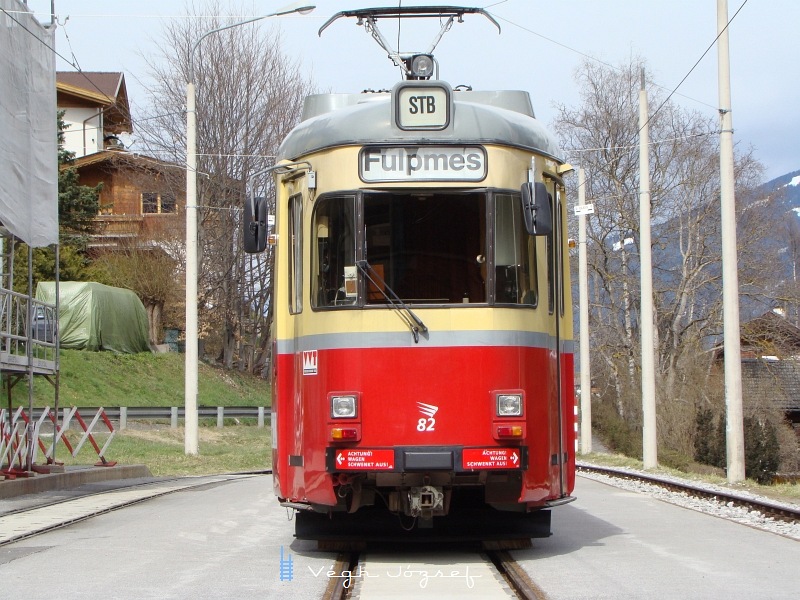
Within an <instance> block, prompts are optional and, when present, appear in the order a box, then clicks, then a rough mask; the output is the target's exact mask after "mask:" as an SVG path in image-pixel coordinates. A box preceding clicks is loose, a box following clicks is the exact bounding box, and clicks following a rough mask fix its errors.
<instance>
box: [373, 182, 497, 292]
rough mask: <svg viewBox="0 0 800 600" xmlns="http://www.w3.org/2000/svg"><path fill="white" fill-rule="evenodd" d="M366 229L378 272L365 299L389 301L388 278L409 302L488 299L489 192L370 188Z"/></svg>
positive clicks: (394, 288) (390, 286) (393, 287)
mask: <svg viewBox="0 0 800 600" xmlns="http://www.w3.org/2000/svg"><path fill="white" fill-rule="evenodd" d="M364 231H365V235H366V259H367V261H368V262H369V264H370V266H371V267H372V268H373V270H374V271H375V272H376V273H377V274H378V275H379V276H380V278H375V279H376V282H375V283H372V282H370V283H369V284H368V286H367V289H366V303H367V304H383V303H386V302H387V300H386V297H385V296H384V292H386V290H385V289H381V288H383V287H384V284H385V286H388V287H389V288H391V290H393V291H394V292H395V293H396V294H397V295H398V296H399V297H400V298H401V299H402V300H403V301H404V302H408V303H410V304H463V303H476V302H486V283H485V273H484V272H482V271H485V265H484V262H485V258H484V257H485V255H486V242H485V238H486V194H485V193H440V192H433V191H430V192H419V193H367V194H365V195H364ZM381 279H382V280H383V281H381Z"/></svg>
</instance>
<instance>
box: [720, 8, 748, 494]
mask: <svg viewBox="0 0 800 600" xmlns="http://www.w3.org/2000/svg"><path fill="white" fill-rule="evenodd" d="M717 33H718V34H719V38H718V40H717V66H718V79H719V107H720V108H719V114H720V132H719V175H720V203H721V213H722V217H721V219H722V315H723V316H722V318H723V336H724V339H723V344H724V352H725V409H726V410H725V415H726V420H725V433H726V457H727V467H728V482H729V483H737V482H740V481H744V478H745V464H744V425H743V418H742V352H741V348H740V333H739V273H738V270H737V262H738V257H737V251H736V198H735V195H734V175H733V116H732V115H731V65H730V48H729V45H728V0H717Z"/></svg>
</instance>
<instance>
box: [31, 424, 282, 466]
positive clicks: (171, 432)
mask: <svg viewBox="0 0 800 600" xmlns="http://www.w3.org/2000/svg"><path fill="white" fill-rule="evenodd" d="M45 430H46V431H45V433H49V432H50V431H51V429H50V428H49V427H47V426H46V427H45ZM184 434H185V432H184V429H183V427H179V428H177V429H171V428H170V426H169V425H162V424H154V423H144V424H136V425H135V426H134V427H131V428H127V429H123V430H121V431H117V433H116V434H115V435H114V439H113V440H112V441H111V444H110V445H109V447H108V448H107V449H106V451H105V457H106V460H108V461H109V462H117V463H118V464H124V465H138V464H143V465H147V467H148V468H149V469H150V472H151V473H152V474H153V475H155V476H159V477H160V476H180V475H210V474H214V473H234V472H241V471H260V470H263V469H269V468H270V467H271V465H272V453H271V451H270V428H269V427H261V428H260V427H256V426H255V425H233V426H230V427H224V428H222V429H218V428H217V427H212V426H204V427H200V428H199V442H200V444H199V445H200V449H199V453H198V455H197V456H187V455H186V453H185V451H184ZM82 435H83V432H81V431H75V430H72V431H70V432H69V433H68V437H69V441H70V443H71V444H72V446H73V448H74V447H76V446H77V444H78V442H79V441H80V438H81V436H82ZM51 439H52V438H49V437H47V436H43V437H42V441H44V443H45V446H48V447H49V445H50V440H51ZM95 439H96V441H97V444H98V446H99V447H100V448H101V449H102V448H103V445H104V444H105V442H106V440H107V439H108V434H107V433H105V430H104V429H103V432H101V433H97V434H96V435H95ZM56 459H57V460H58V461H59V462H63V463H64V464H65V465H91V464H95V463H96V462H97V461H98V457H97V453H96V452H95V450H94V448H92V446H91V444H90V443H89V442H88V441H87V442H86V443H85V444H84V445H83V446H82V447H81V450H80V452H79V453H78V454H77V456H76V457H72V456H71V455H70V454H69V452H68V451H67V449H66V447H64V446H63V445H61V444H60V445H59V447H58V448H57V450H56ZM38 462H43V461H42V460H41V458H40V460H39V461H38Z"/></svg>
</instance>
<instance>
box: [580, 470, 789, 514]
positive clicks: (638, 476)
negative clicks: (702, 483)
mask: <svg viewBox="0 0 800 600" xmlns="http://www.w3.org/2000/svg"><path fill="white" fill-rule="evenodd" d="M577 468H578V471H579V472H580V471H583V472H585V473H598V474H601V475H606V476H608V477H616V478H619V479H630V480H634V481H643V482H646V483H649V484H651V485H655V486H658V487H662V488H665V489H668V490H672V491H676V492H682V493H684V494H686V495H687V496H695V497H697V498H703V499H706V500H717V501H719V502H722V503H725V504H728V505H729V506H740V507H743V508H747V509H749V510H757V511H759V512H761V513H762V514H765V515H769V516H771V517H773V518H775V519H779V520H782V521H788V522H797V521H800V510H798V509H796V508H794V507H791V506H786V505H784V504H780V503H778V502H772V501H770V500H767V499H763V498H753V497H750V496H745V495H743V494H737V493H736V492H727V491H724V490H720V489H705V488H702V487H699V486H696V485H692V484H689V483H683V482H680V481H676V480H673V479H668V478H665V477H659V476H657V475H645V474H643V473H636V472H632V471H627V470H624V469H618V468H614V467H600V466H597V465H590V464H586V463H578V464H577Z"/></svg>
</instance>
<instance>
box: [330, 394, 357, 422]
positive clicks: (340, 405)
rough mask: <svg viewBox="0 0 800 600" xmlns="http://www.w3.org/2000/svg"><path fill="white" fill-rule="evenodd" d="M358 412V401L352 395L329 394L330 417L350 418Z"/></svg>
mask: <svg viewBox="0 0 800 600" xmlns="http://www.w3.org/2000/svg"><path fill="white" fill-rule="evenodd" d="M357 414H358V402H357V401H356V397H355V396H354V395H336V396H331V418H332V419H352V418H354V417H355V416H356V415H357Z"/></svg>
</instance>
